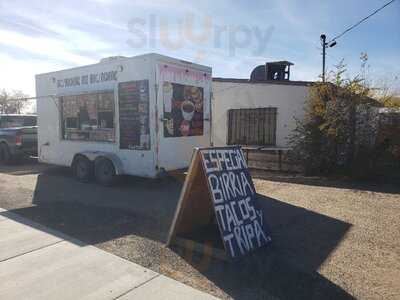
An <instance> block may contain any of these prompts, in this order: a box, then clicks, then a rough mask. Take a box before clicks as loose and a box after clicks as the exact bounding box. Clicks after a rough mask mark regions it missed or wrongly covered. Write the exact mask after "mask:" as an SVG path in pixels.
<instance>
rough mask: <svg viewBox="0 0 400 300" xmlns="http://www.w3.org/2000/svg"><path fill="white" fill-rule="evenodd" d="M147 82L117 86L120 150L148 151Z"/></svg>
mask: <svg viewBox="0 0 400 300" xmlns="http://www.w3.org/2000/svg"><path fill="white" fill-rule="evenodd" d="M149 100H150V96H149V81H148V80H139V81H129V82H121V83H119V84H118V103H119V132H120V135H119V136H120V138H119V139H120V142H119V143H120V145H119V147H120V149H130V150H149V149H150V126H149V119H150V105H149Z"/></svg>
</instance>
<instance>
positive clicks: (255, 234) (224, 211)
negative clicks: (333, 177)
mask: <svg viewBox="0 0 400 300" xmlns="http://www.w3.org/2000/svg"><path fill="white" fill-rule="evenodd" d="M257 201H258V200H257V195H256V191H255V188H254V184H253V181H252V178H251V175H250V173H249V170H248V168H247V164H246V160H245V158H244V155H243V152H242V150H241V149H240V147H219V148H207V149H197V150H196V151H195V153H194V156H193V159H192V164H191V166H190V169H189V173H188V175H187V178H186V181H185V185H184V188H183V191H182V194H181V198H180V201H179V205H178V208H177V211H176V213H175V218H174V222H173V225H172V227H171V230H170V235H169V241H168V243H173V241H174V240H176V237H177V238H178V240H179V239H180V238H179V237H178V236H179V235H182V234H184V235H185V236H187V235H188V233H190V231H196V230H198V229H199V228H201V227H203V228H204V227H206V226H207V225H208V224H209V223H210V222H212V221H216V223H217V227H218V231H219V233H220V237H221V239H222V243H223V246H224V249H225V253H226V254H227V256H228V257H229V258H239V257H241V256H244V255H246V254H247V253H249V252H251V251H253V250H255V249H257V248H260V247H263V246H265V245H266V244H268V243H269V242H270V241H271V237H270V234H269V230H268V227H267V225H266V223H265V220H264V217H263V212H262V210H261V209H260V208H259V205H258V203H257Z"/></svg>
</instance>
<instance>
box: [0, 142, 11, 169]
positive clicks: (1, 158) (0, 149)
mask: <svg viewBox="0 0 400 300" xmlns="http://www.w3.org/2000/svg"><path fill="white" fill-rule="evenodd" d="M11 162H12V155H11V153H10V149H9V148H8V145H7V144H6V143H1V144H0V163H3V164H9V163H11Z"/></svg>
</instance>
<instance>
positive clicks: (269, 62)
mask: <svg viewBox="0 0 400 300" xmlns="http://www.w3.org/2000/svg"><path fill="white" fill-rule="evenodd" d="M266 64H267V65H289V66H293V65H294V63H292V62H290V61H287V60H280V61H268V62H266Z"/></svg>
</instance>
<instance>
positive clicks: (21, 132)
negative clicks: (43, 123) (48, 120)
mask: <svg viewBox="0 0 400 300" xmlns="http://www.w3.org/2000/svg"><path fill="white" fill-rule="evenodd" d="M36 123H37V116H35V115H9V114H7V115H1V114H0V162H3V163H8V162H12V161H15V160H18V159H20V158H21V157H23V156H27V155H34V156H36V155H37V126H36Z"/></svg>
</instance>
